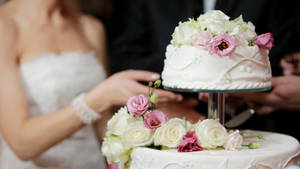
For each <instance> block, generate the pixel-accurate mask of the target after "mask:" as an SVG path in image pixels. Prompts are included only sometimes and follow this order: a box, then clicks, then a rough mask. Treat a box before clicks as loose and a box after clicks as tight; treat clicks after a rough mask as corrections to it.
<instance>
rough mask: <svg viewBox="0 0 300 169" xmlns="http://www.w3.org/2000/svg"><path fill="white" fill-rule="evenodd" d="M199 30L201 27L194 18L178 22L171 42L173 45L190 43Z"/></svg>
mask: <svg viewBox="0 0 300 169" xmlns="http://www.w3.org/2000/svg"><path fill="white" fill-rule="evenodd" d="M200 30H201V27H200V25H199V24H198V23H197V22H196V21H195V20H192V19H190V20H189V21H187V22H179V25H178V26H177V27H176V28H175V31H174V33H173V34H172V40H171V44H173V45H175V46H181V45H192V44H193V40H194V37H195V36H196V34H197V33H198V32H199V31H200Z"/></svg>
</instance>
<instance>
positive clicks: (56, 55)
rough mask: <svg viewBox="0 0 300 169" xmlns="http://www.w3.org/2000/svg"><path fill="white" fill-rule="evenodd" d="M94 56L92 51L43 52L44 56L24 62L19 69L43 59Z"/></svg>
mask: <svg viewBox="0 0 300 169" xmlns="http://www.w3.org/2000/svg"><path fill="white" fill-rule="evenodd" d="M74 54H76V55H80V56H82V55H84V56H86V55H92V56H95V51H93V50H90V51H82V50H78V51H62V52H58V53H57V52H43V53H42V54H40V55H39V56H38V57H35V58H33V59H30V60H28V61H24V62H22V63H20V65H19V68H21V67H24V66H26V65H29V64H32V63H35V62H38V61H40V60H42V59H47V58H64V57H66V56H70V55H74Z"/></svg>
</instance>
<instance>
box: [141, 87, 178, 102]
mask: <svg viewBox="0 0 300 169" xmlns="http://www.w3.org/2000/svg"><path fill="white" fill-rule="evenodd" d="M135 90H136V92H137V94H144V95H145V96H148V95H149V93H148V92H149V88H148V86H145V85H142V84H137V85H136V86H135ZM154 93H155V94H157V95H158V100H159V102H170V101H176V102H178V101H182V99H183V97H182V96H181V95H180V94H175V93H173V92H170V91H166V90H163V89H155V91H154Z"/></svg>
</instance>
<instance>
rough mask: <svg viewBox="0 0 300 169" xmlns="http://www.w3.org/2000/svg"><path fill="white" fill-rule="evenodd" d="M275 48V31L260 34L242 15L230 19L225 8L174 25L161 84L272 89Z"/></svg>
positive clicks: (183, 86) (181, 87) (174, 86)
mask: <svg viewBox="0 0 300 169" xmlns="http://www.w3.org/2000/svg"><path fill="white" fill-rule="evenodd" d="M272 46H273V37H272V34H271V33H266V34H262V35H259V36H257V34H256V32H255V27H254V25H253V24H252V23H251V22H247V23H246V22H244V21H243V19H242V16H240V17H238V18H236V19H234V20H229V17H228V16H226V15H225V14H224V13H223V12H221V11H209V12H207V13H205V14H204V15H200V17H198V19H197V20H194V19H189V20H188V21H186V22H179V25H178V26H177V27H176V28H175V31H174V33H173V34H172V40H171V44H169V45H168V46H167V49H166V59H165V61H164V62H165V66H164V70H163V72H162V79H163V85H164V86H165V87H171V88H179V89H206V90H232V89H257V88H267V87H270V86H271V81H270V79H271V76H272V74H271V67H270V62H269V57H268V53H269V50H270V49H271V48H272Z"/></svg>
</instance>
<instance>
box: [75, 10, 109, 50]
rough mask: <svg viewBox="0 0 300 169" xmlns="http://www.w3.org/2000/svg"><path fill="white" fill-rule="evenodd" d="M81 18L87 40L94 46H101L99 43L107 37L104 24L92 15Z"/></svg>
mask: <svg viewBox="0 0 300 169" xmlns="http://www.w3.org/2000/svg"><path fill="white" fill-rule="evenodd" d="M79 18H80V23H81V25H82V27H83V31H84V34H85V35H86V36H87V38H88V39H89V40H90V41H91V42H92V43H93V44H95V45H97V44H99V41H101V39H102V38H105V36H106V35H105V26H104V24H103V23H102V22H101V21H100V20H99V19H97V18H95V17H93V16H91V15H81V16H80V17H79Z"/></svg>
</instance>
